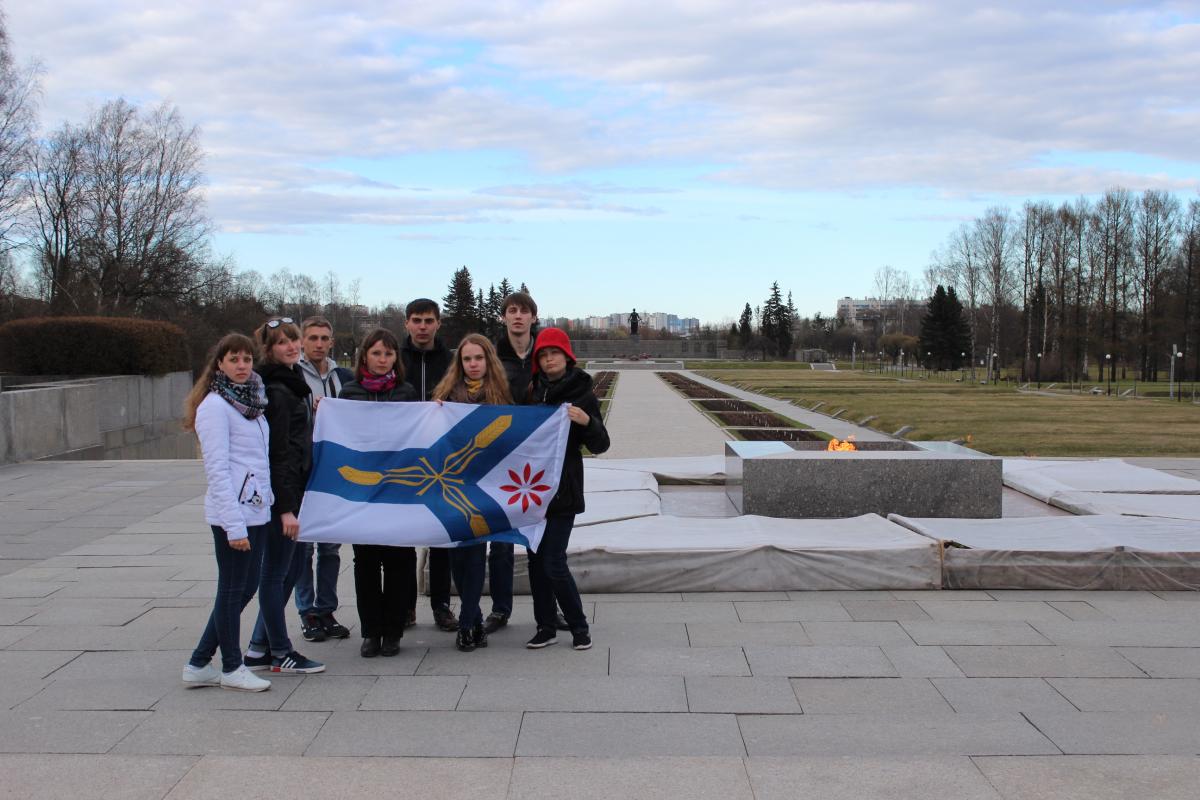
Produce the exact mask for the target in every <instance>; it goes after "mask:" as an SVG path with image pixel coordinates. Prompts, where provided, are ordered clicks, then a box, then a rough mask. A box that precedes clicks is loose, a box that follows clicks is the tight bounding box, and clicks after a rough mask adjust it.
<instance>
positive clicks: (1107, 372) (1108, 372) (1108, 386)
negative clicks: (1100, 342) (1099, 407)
mask: <svg viewBox="0 0 1200 800" xmlns="http://www.w3.org/2000/svg"><path fill="white" fill-rule="evenodd" d="M1111 364H1112V353H1105V354H1104V393H1105V394H1112V368H1111V367H1110V365H1111Z"/></svg>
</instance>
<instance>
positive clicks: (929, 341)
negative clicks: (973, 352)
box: [918, 284, 971, 369]
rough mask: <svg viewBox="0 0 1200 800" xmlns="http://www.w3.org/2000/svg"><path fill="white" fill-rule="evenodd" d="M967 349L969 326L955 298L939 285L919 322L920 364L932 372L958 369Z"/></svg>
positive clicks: (969, 341) (969, 342) (969, 336)
mask: <svg viewBox="0 0 1200 800" xmlns="http://www.w3.org/2000/svg"><path fill="white" fill-rule="evenodd" d="M970 346H971V331H970V326H969V325H968V324H967V319H966V315H965V314H964V313H963V306H962V303H961V302H959V300H958V295H956V294H955V292H954V289H953V288H951V289H950V290H948V291H947V289H946V288H945V287H944V286H942V285H941V284H938V287H937V289H936V290H935V291H934V293H933V297H931V298H929V305H928V307H927V308H926V311H925V316H924V317H923V318H922V319H921V336H920V345H919V348H920V349H919V351H918V352H919V353H920V355H921V358H922V360H923V362H924V363H925V365H926V366H927V367H930V368H933V369H958V368H959V367H961V366H962V363H963V361H964V356H963V353H966V352H968V350H969V349H970ZM926 354H928V355H926Z"/></svg>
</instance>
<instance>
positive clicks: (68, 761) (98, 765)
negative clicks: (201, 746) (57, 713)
mask: <svg viewBox="0 0 1200 800" xmlns="http://www.w3.org/2000/svg"><path fill="white" fill-rule="evenodd" d="M195 763H196V759H195V758H194V757H190V756H114V755H49V754H45V753H38V754H24V755H20V754H14V755H0V775H3V776H4V786H3V788H0V793H2V794H3V795H4V796H5V797H14V798H16V797H20V798H23V799H24V800H62V798H64V797H104V798H122V800H160V798H163V797H165V796H167V792H169V791H171V788H172V787H173V786H175V785H176V784H177V783H178V782H179V780H180V778H182V777H183V776H184V775H185V774H186V773H187V772H188V770H189V769H191V768H192V765H193V764H195Z"/></svg>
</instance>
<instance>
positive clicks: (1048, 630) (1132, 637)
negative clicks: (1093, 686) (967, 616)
mask: <svg viewBox="0 0 1200 800" xmlns="http://www.w3.org/2000/svg"><path fill="white" fill-rule="evenodd" d="M1032 625H1033V627H1034V628H1036V629H1037V630H1038V632H1039V633H1041V634H1042V635H1043V636H1045V637H1046V638H1047V639H1049V640H1050V641H1052V642H1054V643H1055V644H1061V645H1068V646H1077V647H1115V646H1120V647H1200V621H1198V622H1049V621H1047V622H1034V623H1032Z"/></svg>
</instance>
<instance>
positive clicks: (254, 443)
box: [196, 392, 275, 540]
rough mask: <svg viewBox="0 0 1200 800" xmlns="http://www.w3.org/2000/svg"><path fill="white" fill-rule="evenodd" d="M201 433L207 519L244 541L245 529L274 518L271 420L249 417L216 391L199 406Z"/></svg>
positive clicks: (197, 417) (226, 532)
mask: <svg viewBox="0 0 1200 800" xmlns="http://www.w3.org/2000/svg"><path fill="white" fill-rule="evenodd" d="M196 435H197V436H198V437H199V438H200V452H201V454H202V455H203V457H204V474H205V476H206V477H207V478H208V491H207V492H205V494H204V521H205V522H207V523H208V524H209V525H216V526H218V527H220V528H222V529H223V530H224V531H225V535H226V536H228V537H229V539H230V540H233V539H245V538H246V537H247V536H248V535H249V534H248V533H247V532H246V527H247V526H250V525H265V524H267V523H268V522H270V521H271V504H272V503H274V502H275V496H274V495H273V494H272V493H271V466H270V463H269V462H268V461H267V442H268V441H269V439H270V434H269V431H268V429H267V420H266V418H265V417H262V416H259V417H257V418H256V419H246V418H245V417H243V416H242V415H241V414H239V413H238V411H237V409H235V408H234V407H233V406H231V405H230V404H229V403H228V401H226V400H225V399H224V398H222V397H221V396H220V395H218V394H216V393H215V392H209V394H208V396H207V397H205V398H204V400H202V401H201V402H200V405H199V407H198V408H197V409H196Z"/></svg>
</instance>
